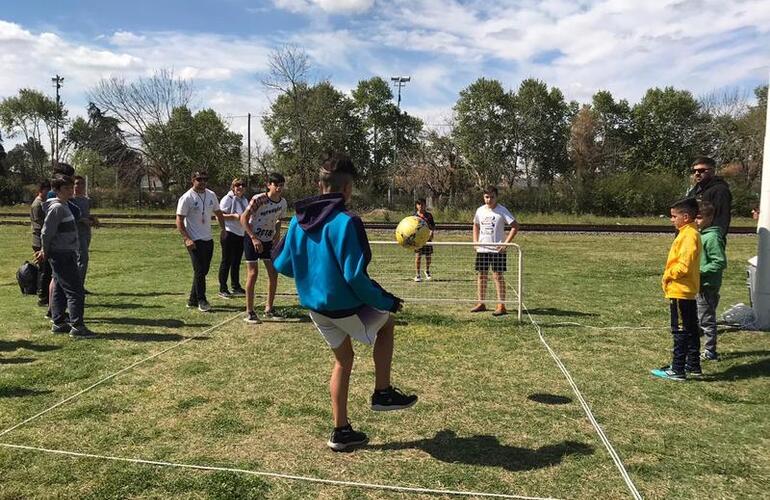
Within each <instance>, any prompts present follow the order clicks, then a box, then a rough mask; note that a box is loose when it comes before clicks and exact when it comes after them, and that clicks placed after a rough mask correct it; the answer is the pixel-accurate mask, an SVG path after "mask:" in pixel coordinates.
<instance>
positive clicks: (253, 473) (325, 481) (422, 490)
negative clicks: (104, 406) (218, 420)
mask: <svg viewBox="0 0 770 500" xmlns="http://www.w3.org/2000/svg"><path fill="white" fill-rule="evenodd" d="M0 446H2V447H4V448H14V449H18V450H28V451H39V452H44V453H55V454H58V455H68V456H71V457H81V458H98V459H102V460H114V461H118V462H130V463H134V464H143V465H158V466H162V467H177V468H181V469H195V470H208V471H222V472H233V473H238V474H248V475H251V476H263V477H271V478H278V479H288V480H292V481H305V482H309V483H321V484H331V485H335V486H353V487H356V488H367V489H377V490H389V491H401V492H404V493H430V494H437V495H454V496H468V497H486V498H517V499H521V500H557V499H554V498H552V497H530V496H524V495H509V494H505V493H484V492H478V491H459V490H458V491H455V490H435V489H429V488H415V487H410V486H394V485H389V484H376V483H358V482H355V481H337V480H334V479H319V478H315V477H307V476H295V475H292V474H280V473H277V472H262V471H253V470H247V469H235V468H232V467H215V466H210V465H195V464H180V463H174V462H160V461H157V460H142V459H139V458H125V457H113V456H109V455H96V454H93V453H81V452H77V451H65V450H52V449H48V448H38V447H34V446H24V445H18V444H9V443H0Z"/></svg>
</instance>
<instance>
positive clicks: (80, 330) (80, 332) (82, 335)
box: [70, 325, 97, 340]
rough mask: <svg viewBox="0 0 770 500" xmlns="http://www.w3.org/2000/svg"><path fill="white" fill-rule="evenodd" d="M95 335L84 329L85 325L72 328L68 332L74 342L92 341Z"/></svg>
mask: <svg viewBox="0 0 770 500" xmlns="http://www.w3.org/2000/svg"><path fill="white" fill-rule="evenodd" d="M96 336H97V335H96V334H95V333H94V332H92V331H91V330H89V329H88V327H86V325H80V326H73V327H72V330H70V337H72V338H73V339H75V340H82V339H93V338H96Z"/></svg>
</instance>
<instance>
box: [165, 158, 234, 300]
mask: <svg viewBox="0 0 770 500" xmlns="http://www.w3.org/2000/svg"><path fill="white" fill-rule="evenodd" d="M208 180H209V174H208V173H207V172H206V171H204V170H199V171H196V172H194V173H193V175H192V188H190V189H189V190H188V191H187V192H186V193H185V194H183V195H182V196H181V197H180V198H179V202H178V203H177V206H176V228H177V230H179V233H180V234H181V235H182V239H183V240H184V246H185V247H186V248H187V252H188V253H189V254H190V260H191V261H192V266H193V283H192V289H191V290H190V297H189V299H188V300H187V307H188V308H193V307H197V308H198V310H199V311H201V312H207V311H209V310H210V309H211V306H210V305H209V302H208V300H207V299H206V275H207V274H208V273H209V267H210V266H211V257H213V255H214V239H213V237H212V236H211V216H212V215H214V216H216V218H217V222H219V227H220V229H221V235H220V239H221V238H224V237H225V236H226V233H225V220H224V218H223V217H222V210H220V208H219V199H218V198H217V195H216V194H215V193H214V191H212V190H210V189H207V188H206V185H207V183H208Z"/></svg>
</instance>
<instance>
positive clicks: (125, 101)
mask: <svg viewBox="0 0 770 500" xmlns="http://www.w3.org/2000/svg"><path fill="white" fill-rule="evenodd" d="M88 98H89V99H90V101H91V102H92V103H93V104H94V105H95V106H96V107H97V108H98V109H99V110H100V111H101V112H103V113H105V114H107V115H109V116H111V117H113V118H116V119H117V120H118V121H119V123H120V124H121V127H122V128H121V132H122V134H121V138H122V140H123V142H124V144H125V146H126V147H128V148H130V149H132V150H134V151H136V152H137V153H139V154H141V155H142V156H143V157H144V159H145V165H146V167H147V168H148V170H149V172H150V173H152V174H154V175H155V176H156V177H157V178H158V179H160V180H161V185H162V188H163V190H164V191H166V190H168V187H169V184H168V181H169V180H170V179H171V178H172V177H173V172H172V171H171V170H170V168H171V167H170V165H169V164H168V163H167V162H165V161H161V158H156V157H155V156H153V151H157V149H156V150H152V149H151V148H148V147H147V145H148V140H147V131H148V129H152V127H157V126H160V125H162V124H165V123H166V122H168V121H169V120H170V119H171V115H172V112H173V111H174V109H177V108H181V107H186V106H187V105H188V104H189V102H190V99H191V98H192V83H191V82H190V81H189V80H183V79H181V78H177V77H175V76H174V72H173V70H170V69H162V70H159V71H157V72H155V73H154V74H153V75H152V76H149V77H142V78H139V79H137V80H135V81H133V82H128V81H126V80H125V79H123V78H105V79H102V80H100V81H99V83H97V84H96V86H95V87H93V88H92V89H91V90H89V91H88ZM164 179H165V182H164Z"/></svg>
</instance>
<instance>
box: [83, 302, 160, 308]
mask: <svg viewBox="0 0 770 500" xmlns="http://www.w3.org/2000/svg"><path fill="white" fill-rule="evenodd" d="M88 307H104V308H105V309H162V308H163V306H159V305H157V304H91V303H89V304H88Z"/></svg>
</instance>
